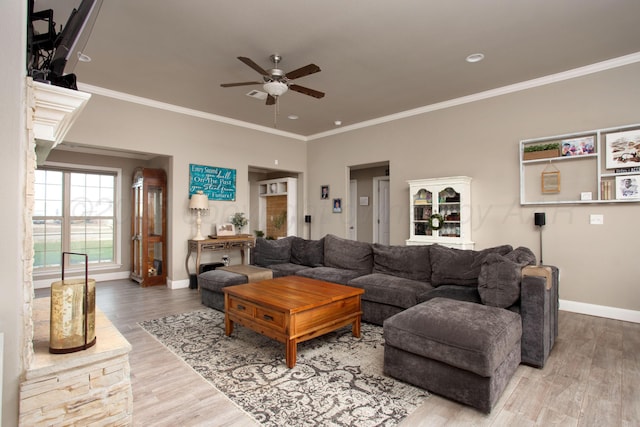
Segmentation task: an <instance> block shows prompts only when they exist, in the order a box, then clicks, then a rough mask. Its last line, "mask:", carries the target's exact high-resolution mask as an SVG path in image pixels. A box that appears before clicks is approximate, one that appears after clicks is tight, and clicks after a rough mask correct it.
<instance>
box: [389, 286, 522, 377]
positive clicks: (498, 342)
mask: <svg viewBox="0 0 640 427" xmlns="http://www.w3.org/2000/svg"><path fill="white" fill-rule="evenodd" d="M383 329H384V338H385V344H387V345H390V346H393V347H396V348H400V349H403V350H405V351H408V352H411V353H413V354H417V355H419V356H423V357H426V358H428V359H433V360H437V361H440V362H442V363H446V364H448V365H450V366H455V367H456V368H460V369H464V370H467V371H471V372H473V373H475V374H478V375H480V376H482V377H491V376H492V375H494V373H495V372H496V369H498V367H499V366H500V364H501V363H502V362H504V361H505V360H506V359H507V357H508V355H509V354H510V353H512V351H513V349H514V348H516V347H517V348H518V353H520V339H521V336H522V324H521V320H520V316H519V315H518V314H516V313H512V312H511V311H508V310H502V309H499V308H495V307H488V306H485V305H481V304H474V303H470V302H464V301H454V300H451V299H447V298H434V299H432V300H430V301H427V302H423V303H422V304H418V305H416V306H413V307H411V308H409V309H407V310H405V311H403V312H401V313H398V314H396V315H395V316H393V317H390V318H389V319H387V320H385V322H384V326H383Z"/></svg>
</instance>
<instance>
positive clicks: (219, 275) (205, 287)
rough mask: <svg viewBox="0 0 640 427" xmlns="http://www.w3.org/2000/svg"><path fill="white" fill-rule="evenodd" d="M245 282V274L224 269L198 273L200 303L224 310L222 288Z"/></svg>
mask: <svg viewBox="0 0 640 427" xmlns="http://www.w3.org/2000/svg"><path fill="white" fill-rule="evenodd" d="M244 283H247V276H245V275H243V274H238V273H232V272H230V271H224V270H211V271H206V272H204V273H201V274H199V275H198V287H199V288H200V297H201V300H202V304H204V305H206V306H207V307H211V308H215V309H216V310H219V311H224V293H223V292H222V288H224V287H227V286H233V285H242V284H244Z"/></svg>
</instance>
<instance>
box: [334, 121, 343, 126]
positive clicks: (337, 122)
mask: <svg viewBox="0 0 640 427" xmlns="http://www.w3.org/2000/svg"><path fill="white" fill-rule="evenodd" d="M333 124H334V125H336V126H342V121H341V120H336V121H334V122H333Z"/></svg>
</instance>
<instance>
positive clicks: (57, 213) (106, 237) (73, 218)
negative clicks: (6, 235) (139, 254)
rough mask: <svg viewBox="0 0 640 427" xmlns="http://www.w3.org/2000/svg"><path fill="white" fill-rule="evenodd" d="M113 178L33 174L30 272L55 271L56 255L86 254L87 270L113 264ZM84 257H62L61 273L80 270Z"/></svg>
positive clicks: (69, 172) (90, 174)
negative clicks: (72, 269) (67, 253)
mask: <svg viewBox="0 0 640 427" xmlns="http://www.w3.org/2000/svg"><path fill="white" fill-rule="evenodd" d="M117 182H118V175H117V173H116V172H114V171H102V170H100V171H98V170H96V171H86V170H65V169H59V168H48V167H43V168H41V169H37V170H36V171H35V195H34V211H33V247H34V268H35V269H37V270H40V271H46V270H47V269H57V270H59V269H60V267H61V261H62V252H76V253H83V254H87V256H88V260H89V265H90V266H107V265H113V264H115V263H116V257H117V250H116V249H117V245H116V242H117V234H116V224H117V221H116V207H115V200H116V194H117V184H116V183H117ZM84 261H85V259H84V257H77V256H76V257H74V256H69V257H66V259H65V262H66V263H67V265H65V268H68V267H73V266H79V265H80V264H82V265H84Z"/></svg>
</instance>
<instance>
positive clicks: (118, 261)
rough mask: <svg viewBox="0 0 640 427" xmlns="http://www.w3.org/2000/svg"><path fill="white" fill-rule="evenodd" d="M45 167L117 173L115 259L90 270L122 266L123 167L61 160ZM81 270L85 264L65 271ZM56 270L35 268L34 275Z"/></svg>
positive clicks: (44, 166)
mask: <svg viewBox="0 0 640 427" xmlns="http://www.w3.org/2000/svg"><path fill="white" fill-rule="evenodd" d="M42 166H43V168H46V167H55V168H60V169H64V170H69V171H74V170H77V171H82V172H87V171H96V172H108V173H113V174H115V184H114V185H115V194H114V201H113V203H114V211H115V212H114V214H115V228H116V232H115V233H114V234H115V236H114V241H115V245H114V251H115V257H114V258H115V259H114V262H113V263H111V264H100V265H95V266H92V265H91V264H89V271H99V270H113V269H119V268H122V237H121V235H122V229H121V227H122V203H120V200H121V197H122V168H112V167H108V166H93V165H81V164H76V163H60V162H48V161H45V162H44V164H43V165H42ZM80 271H84V266H80V267H69V268H65V272H69V273H77V272H80ZM55 272H56V271H55V270H52V269H50V268H41V269H40V268H38V269H36V268H34V269H33V276H34V277H43V276H50V275H51V274H53V273H55Z"/></svg>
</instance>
